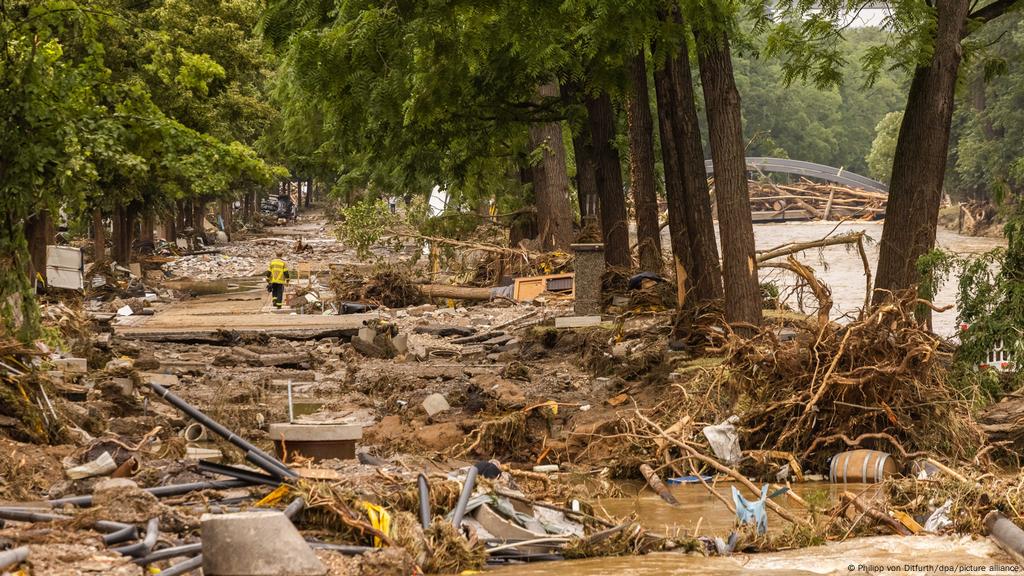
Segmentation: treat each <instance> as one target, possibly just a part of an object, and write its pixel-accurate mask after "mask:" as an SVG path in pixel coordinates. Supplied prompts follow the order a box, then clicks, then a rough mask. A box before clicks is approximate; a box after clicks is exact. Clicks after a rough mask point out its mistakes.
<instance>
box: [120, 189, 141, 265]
mask: <svg viewBox="0 0 1024 576" xmlns="http://www.w3.org/2000/svg"><path fill="white" fill-rule="evenodd" d="M138 220H139V205H138V204H137V203H135V202H132V203H130V204H128V207H127V208H125V210H124V231H125V233H124V238H123V241H124V248H123V250H124V256H125V258H124V264H125V265H126V266H127V265H128V263H129V262H131V261H132V256H133V253H132V252H133V251H132V248H133V247H134V246H135V239H136V238H137V237H138V236H137V235H136V233H135V226H136V224H137V223H138Z"/></svg>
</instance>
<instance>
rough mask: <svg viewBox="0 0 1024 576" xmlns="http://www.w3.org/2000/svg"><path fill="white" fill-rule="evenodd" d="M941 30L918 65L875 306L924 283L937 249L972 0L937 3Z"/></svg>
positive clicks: (895, 168) (897, 158)
mask: <svg viewBox="0 0 1024 576" xmlns="http://www.w3.org/2000/svg"><path fill="white" fill-rule="evenodd" d="M936 9H937V12H938V14H937V18H938V25H937V27H936V31H935V46H934V50H933V52H932V57H931V61H930V62H928V64H927V65H923V66H918V67H917V68H916V69H915V70H914V77H913V80H912V81H911V84H910V93H909V95H908V96H907V106H906V109H905V111H904V113H903V123H902V124H901V125H900V134H899V137H898V138H897V140H896V152H895V155H894V158H893V163H892V177H891V178H890V180H889V200H888V203H887V205H886V215H885V224H884V226H883V227H882V241H881V243H880V244H879V254H878V268H877V272H876V274H875V291H874V293H873V299H872V300H873V302H874V303H875V304H878V303H880V302H882V301H884V300H885V298H886V297H887V296H888V294H890V293H891V292H898V291H902V290H907V289H909V288H913V287H914V286H916V285H917V284H918V283H919V282H920V275H919V274H918V271H917V261H918V259H919V258H920V257H921V256H922V255H924V254H925V253H927V252H928V251H929V250H931V249H932V248H934V246H935V231H936V227H937V226H938V218H939V204H940V203H941V200H942V184H943V180H944V178H945V173H946V159H947V154H948V152H949V132H950V125H951V122H952V118H953V96H954V92H955V89H956V79H957V72H958V69H959V67H960V61H961V58H962V55H963V47H962V46H961V45H960V40H961V38H963V37H964V36H965V29H966V25H967V14H968V11H969V9H970V4H969V2H968V1H967V0H939V1H938V2H936Z"/></svg>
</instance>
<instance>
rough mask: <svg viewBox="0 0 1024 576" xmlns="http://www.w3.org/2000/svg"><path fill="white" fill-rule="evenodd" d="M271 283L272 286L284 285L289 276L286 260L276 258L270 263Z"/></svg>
mask: <svg viewBox="0 0 1024 576" xmlns="http://www.w3.org/2000/svg"><path fill="white" fill-rule="evenodd" d="M268 270H269V271H270V283H271V284H284V283H285V279H286V278H287V274H288V265H287V264H285V263H284V260H279V259H277V258H274V259H273V260H271V261H270V267H269V268H268Z"/></svg>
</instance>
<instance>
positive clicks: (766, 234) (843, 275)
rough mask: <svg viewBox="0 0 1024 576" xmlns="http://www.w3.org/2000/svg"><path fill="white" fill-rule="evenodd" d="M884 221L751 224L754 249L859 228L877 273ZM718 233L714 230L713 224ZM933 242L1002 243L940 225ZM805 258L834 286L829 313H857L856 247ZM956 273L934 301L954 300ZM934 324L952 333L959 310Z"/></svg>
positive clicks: (968, 248) (778, 275)
mask: <svg viewBox="0 0 1024 576" xmlns="http://www.w3.org/2000/svg"><path fill="white" fill-rule="evenodd" d="M882 224H883V223H882V222H880V221H873V222H864V221H846V222H842V223H840V222H822V221H817V222H781V223H778V224H755V225H754V242H755V244H756V246H757V249H758V250H767V249H769V248H774V247H776V246H780V245H782V244H787V243H790V242H809V241H813V240H820V239H821V238H824V237H825V236H829V235H832V236H835V235H838V234H845V233H848V232H856V231H863V232H864V234H865V236H866V238H867V242H866V244H867V246H866V248H867V250H866V251H867V255H868V260H869V262H870V263H871V273H872V274H874V273H875V267H876V266H877V264H878V242H879V241H880V240H881V238H882ZM716 234H717V230H716ZM936 243H937V244H938V247H939V248H942V249H944V250H949V251H952V252H956V253H959V254H979V253H982V252H987V251H989V250H992V249H994V248H997V247H1001V246H1006V241H1005V240H1004V239H1002V238H981V237H974V236H963V235H961V234H957V233H956V232H953V231H950V230H946V229H945V228H941V227H940V228H939V231H938V236H937V240H936ZM663 245H664V246H666V247H667V246H669V239H668V236H667V233H666V235H665V236H664V237H663ZM797 258H798V259H799V260H800V261H801V262H803V263H804V264H806V265H808V266H810V267H812V268H813V269H814V273H815V275H816V276H817V277H818V278H819V279H820V280H821V281H822V282H824V283H825V284H826V285H827V286H829V287H830V288H831V289H832V299H833V301H834V306H833V308H832V317H833V318H834V319H837V320H841V319H842V317H843V316H844V315H846V314H856V312H857V310H858V309H859V308H860V307H862V306H863V305H864V292H865V283H864V265H863V263H862V262H861V259H860V255H859V254H858V253H857V250H856V248H853V247H849V248H848V247H847V246H830V247H827V248H822V249H815V250H808V251H806V252H803V253H800V254H798V255H797ZM761 281H762V282H764V281H775V282H777V283H778V284H779V285H780V287H782V288H783V295H784V296H787V292H791V291H787V290H785V286H787V285H788V286H792V285H793V284H794V283H795V282H794V276H793V275H792V274H790V273H789V272H785V271H781V270H777V269H762V271H761ZM956 284H957V279H956V278H950V279H949V281H948V282H946V284H945V285H944V286H943V287H942V289H941V290H940V291H939V293H938V295H937V297H936V298H935V304H936V305H938V306H945V305H948V304H956ZM784 302H785V304H787V305H789V306H791V307H793V308H799V301H798V298H797V297H796V296H795V295H793V294H791V293H790V294H788V298H786V299H785V300H784ZM804 304H805V306H806V310H807V311H809V312H812V311H814V308H815V306H816V305H817V303H816V302H815V300H814V297H813V296H812V295H810V294H806V295H805V297H804ZM932 318H933V320H932V322H933V328H934V330H935V332H936V333H938V334H940V335H942V336H953V335H955V334H956V331H957V326H958V323H957V313H956V309H955V307H954V308H953V309H950V310H948V311H946V312H939V313H936V314H934V315H933V317H932Z"/></svg>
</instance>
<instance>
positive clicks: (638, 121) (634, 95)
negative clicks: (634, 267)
mask: <svg viewBox="0 0 1024 576" xmlns="http://www.w3.org/2000/svg"><path fill="white" fill-rule="evenodd" d="M645 52H646V50H645V49H643V48H641V49H640V50H639V51H638V52H637V54H636V55H635V56H633V61H632V62H631V63H630V66H629V74H630V81H631V86H630V88H631V90H630V94H629V98H628V99H627V106H626V110H627V113H626V116H627V120H628V124H629V175H630V177H629V183H630V193H631V194H632V196H633V206H634V209H635V210H636V238H637V249H638V252H639V253H640V269H641V270H646V271H649V272H655V273H660V272H661V267H662V262H661V228H660V226H659V225H658V192H657V189H656V188H655V186H654V136H653V133H652V131H653V129H654V122H653V121H652V119H651V106H650V103H649V102H648V98H649V96H648V90H647V61H646V54H645Z"/></svg>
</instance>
